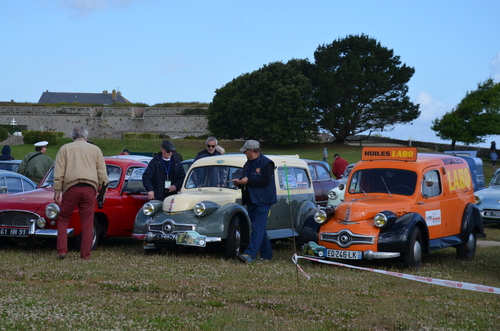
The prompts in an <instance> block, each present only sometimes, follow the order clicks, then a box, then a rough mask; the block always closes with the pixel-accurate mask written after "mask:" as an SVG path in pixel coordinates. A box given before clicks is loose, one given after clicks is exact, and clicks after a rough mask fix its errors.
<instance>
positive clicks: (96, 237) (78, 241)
mask: <svg viewBox="0 0 500 331" xmlns="http://www.w3.org/2000/svg"><path fill="white" fill-rule="evenodd" d="M99 236H100V234H99V225H98V223H97V219H96V218H94V228H93V236H92V246H91V247H90V250H92V251H93V250H95V249H96V248H97V246H98V245H99ZM81 247H82V234H81V233H80V234H79V235H78V236H76V237H75V249H76V250H77V251H80V248H81Z"/></svg>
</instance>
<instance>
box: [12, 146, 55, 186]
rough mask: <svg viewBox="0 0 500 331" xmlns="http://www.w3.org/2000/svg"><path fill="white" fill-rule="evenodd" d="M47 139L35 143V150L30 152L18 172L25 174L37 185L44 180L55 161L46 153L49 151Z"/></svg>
mask: <svg viewBox="0 0 500 331" xmlns="http://www.w3.org/2000/svg"><path fill="white" fill-rule="evenodd" d="M48 144H49V143H48V142H47V141H39V142H37V143H36V144H35V151H34V152H30V153H28V154H27V155H26V156H25V157H24V158H23V160H22V161H21V164H20V165H19V168H18V169H17V172H18V173H20V174H21V175H24V176H26V177H28V178H29V179H31V180H32V181H34V182H35V183H36V184H37V185H38V184H39V183H40V182H41V181H42V179H43V177H45V174H47V171H49V169H50V168H51V167H52V166H53V165H54V161H53V160H52V159H51V158H50V156H48V155H45V153H46V152H47V146H48Z"/></svg>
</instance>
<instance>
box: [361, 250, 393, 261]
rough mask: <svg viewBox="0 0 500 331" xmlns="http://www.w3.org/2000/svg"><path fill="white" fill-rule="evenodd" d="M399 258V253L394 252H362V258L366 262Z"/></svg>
mask: <svg viewBox="0 0 500 331" xmlns="http://www.w3.org/2000/svg"><path fill="white" fill-rule="evenodd" d="M400 256H401V253H396V252H374V251H372V250H367V251H365V252H363V258H364V259H366V260H378V259H392V258H395V257H400Z"/></svg>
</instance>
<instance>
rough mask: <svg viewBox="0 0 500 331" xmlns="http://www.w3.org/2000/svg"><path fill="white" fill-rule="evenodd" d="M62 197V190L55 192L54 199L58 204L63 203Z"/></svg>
mask: <svg viewBox="0 0 500 331" xmlns="http://www.w3.org/2000/svg"><path fill="white" fill-rule="evenodd" d="M61 198H62V192H61V191H59V192H54V201H55V202H56V204H57V205H59V206H60V205H61V200H62V199H61Z"/></svg>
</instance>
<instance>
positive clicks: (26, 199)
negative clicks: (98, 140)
mask: <svg viewBox="0 0 500 331" xmlns="http://www.w3.org/2000/svg"><path fill="white" fill-rule="evenodd" d="M105 162H106V170H107V173H108V178H109V187H108V190H107V192H106V195H105V202H104V205H103V208H102V209H99V208H98V204H97V199H96V205H95V217H94V242H93V243H92V248H95V247H96V246H97V245H98V243H99V241H100V240H101V239H103V238H106V237H130V235H131V234H132V228H133V226H134V221H135V216H136V215H137V212H138V211H139V210H140V209H141V207H142V206H143V205H144V203H146V202H147V201H148V196H147V193H146V190H145V189H144V186H143V184H142V173H143V172H144V170H145V169H146V165H145V164H144V163H142V162H139V161H134V160H128V159H118V158H105ZM53 180H54V168H52V169H50V170H49V171H48V172H47V175H46V176H45V178H44V179H43V180H42V182H41V183H40V185H39V186H38V188H37V189H35V190H33V191H29V192H22V193H16V194H11V195H7V196H5V197H3V198H1V199H0V243H3V244H16V243H18V242H20V241H23V240H35V241H40V240H44V239H55V238H56V237H57V217H58V216H59V211H60V210H59V206H57V205H56V204H55V203H54V189H53V187H52V184H53ZM68 237H70V238H71V239H73V240H74V243H75V247H76V248H79V246H80V244H79V243H80V240H81V227H80V216H79V214H78V209H75V211H74V212H73V215H72V216H71V220H70V224H69V228H68Z"/></svg>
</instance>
